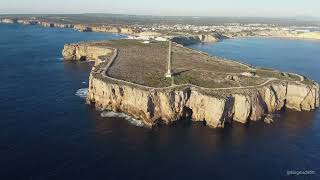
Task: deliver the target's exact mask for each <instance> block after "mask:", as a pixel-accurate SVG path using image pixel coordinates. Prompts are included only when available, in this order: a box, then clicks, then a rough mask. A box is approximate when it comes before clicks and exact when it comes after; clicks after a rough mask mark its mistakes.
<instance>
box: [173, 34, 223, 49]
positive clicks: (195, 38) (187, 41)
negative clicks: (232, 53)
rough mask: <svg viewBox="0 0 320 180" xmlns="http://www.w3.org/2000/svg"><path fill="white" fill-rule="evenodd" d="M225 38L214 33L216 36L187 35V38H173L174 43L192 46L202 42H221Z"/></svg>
mask: <svg viewBox="0 0 320 180" xmlns="http://www.w3.org/2000/svg"><path fill="white" fill-rule="evenodd" d="M223 38H225V37H223V36H222V35H220V34H217V33H214V34H200V35H185V36H175V37H173V38H172V41H173V42H176V43H178V44H182V45H185V46H187V45H191V44H196V43H201V42H219V41H221V40H222V39H223Z"/></svg>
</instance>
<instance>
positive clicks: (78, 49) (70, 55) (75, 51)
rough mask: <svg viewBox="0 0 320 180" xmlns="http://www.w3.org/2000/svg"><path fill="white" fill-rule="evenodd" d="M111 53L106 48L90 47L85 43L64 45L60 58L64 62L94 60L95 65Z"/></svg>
mask: <svg viewBox="0 0 320 180" xmlns="http://www.w3.org/2000/svg"><path fill="white" fill-rule="evenodd" d="M112 53H113V51H112V50H111V49H109V48H106V47H99V46H92V45H87V44H85V43H81V44H66V45H65V46H64V48H63V51H62V56H63V58H64V59H65V60H71V61H72V60H82V61H84V60H94V61H97V63H100V62H98V61H101V60H103V59H105V58H106V57H107V56H108V55H110V54H112Z"/></svg>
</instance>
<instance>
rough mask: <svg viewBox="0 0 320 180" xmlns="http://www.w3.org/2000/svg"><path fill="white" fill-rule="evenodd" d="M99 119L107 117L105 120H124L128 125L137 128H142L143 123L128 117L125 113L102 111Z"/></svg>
mask: <svg viewBox="0 0 320 180" xmlns="http://www.w3.org/2000/svg"><path fill="white" fill-rule="evenodd" d="M100 116H101V117H107V118H112V117H117V118H124V119H125V120H127V121H128V122H129V123H130V124H132V125H135V126H138V127H143V126H144V123H143V122H142V121H140V120H137V119H134V118H132V117H130V116H129V115H127V114H125V113H116V112H112V111H103V112H102V113H101V114H100Z"/></svg>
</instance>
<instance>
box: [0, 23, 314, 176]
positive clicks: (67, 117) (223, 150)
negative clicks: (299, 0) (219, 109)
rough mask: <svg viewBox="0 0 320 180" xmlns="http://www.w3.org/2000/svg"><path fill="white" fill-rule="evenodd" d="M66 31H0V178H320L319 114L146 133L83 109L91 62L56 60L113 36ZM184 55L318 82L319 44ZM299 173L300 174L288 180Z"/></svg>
mask: <svg viewBox="0 0 320 180" xmlns="http://www.w3.org/2000/svg"><path fill="white" fill-rule="evenodd" d="M122 37H123V36H120V35H116V34H107V33H105V34H103V33H80V32H76V31H73V30H71V29H56V28H43V27H39V26H23V25H0V55H1V56H0V77H1V81H0V94H1V98H0V117H1V119H0V179H3V180H7V179H8V180H9V179H10V180H16V179H17V180H24V179H26V180H44V179H46V180H47V179H48V180H50V179H52V180H55V179H59V180H64V179H66V180H72V179H75V180H96V179H97V180H99V179H104V180H105V179H108V180H112V179H117V180H118V179H139V180H142V179H153V180H156V179H166V180H169V179H172V180H178V179H197V180H198V179H236V178H237V179H261V180H269V179H286V178H288V179H291V178H293V177H298V178H302V179H319V178H320V175H319V174H320V166H319V162H320V141H319V138H320V112H319V111H318V110H316V111H313V112H293V111H289V110H288V111H286V112H283V113H282V114H281V115H280V116H279V117H277V118H276V120H275V122H274V123H273V124H271V125H269V124H265V123H263V122H251V123H249V124H246V125H243V124H238V123H232V124H231V125H229V126H227V127H225V128H224V129H211V128H208V127H206V126H204V125H203V124H202V123H192V122H188V121H181V122H177V123H175V124H172V125H170V126H162V127H158V128H154V129H147V128H144V127H141V126H140V124H139V123H137V122H135V121H134V120H132V119H130V118H129V117H127V116H125V115H124V114H112V113H109V114H103V117H102V116H101V114H100V113H101V112H98V111H96V110H95V109H94V108H93V107H90V106H88V105H86V104H85V99H84V94H85V90H86V89H85V88H87V87H88V76H89V73H90V70H91V67H92V63H88V62H63V61H62V59H61V58H62V55H61V51H62V48H63V45H64V44H65V43H73V42H78V41H88V40H108V39H119V38H122ZM190 47H191V48H194V49H198V50H203V51H206V52H208V53H210V54H212V55H217V56H222V57H225V58H232V59H237V60H239V61H241V62H245V63H249V64H253V65H255V66H266V67H272V68H276V69H280V70H284V71H292V72H298V73H301V74H304V75H306V76H308V77H310V78H312V79H315V80H317V81H320V71H319V70H320V58H319V57H320V56H319V52H320V42H319V41H301V40H285V39H266V38H244V39H230V40H225V41H222V42H220V43H216V44H197V45H193V46H190ZM292 171H299V172H302V171H308V172H311V174H309V175H299V176H298V175H289V174H290V172H292Z"/></svg>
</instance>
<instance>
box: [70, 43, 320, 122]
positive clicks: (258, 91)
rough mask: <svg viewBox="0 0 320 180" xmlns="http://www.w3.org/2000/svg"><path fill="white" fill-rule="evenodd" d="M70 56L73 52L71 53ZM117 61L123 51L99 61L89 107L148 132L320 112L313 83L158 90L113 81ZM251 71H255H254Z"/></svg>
mask: <svg viewBox="0 0 320 180" xmlns="http://www.w3.org/2000/svg"><path fill="white" fill-rule="evenodd" d="M71 46H72V45H71ZM76 46H81V44H78V45H76ZM85 46H90V44H85ZM65 47H66V46H65ZM68 48H70V45H68V47H67V49H68ZM105 48H108V49H111V50H112V49H113V48H111V47H105ZM182 48H184V47H182ZM185 49H187V48H185ZM68 51H70V52H74V50H72V49H70V50H68ZM193 51H196V50H193ZM198 53H201V54H203V52H199V51H198ZM117 56H118V50H117V49H113V55H112V57H111V59H110V60H109V61H108V62H104V61H99V62H100V63H98V64H96V66H95V67H94V68H93V70H92V72H91V74H90V78H89V93H88V96H87V102H88V103H89V104H93V105H94V106H95V107H96V108H97V109H99V110H112V111H115V112H124V113H126V114H128V115H130V116H132V117H133V118H135V119H140V120H142V121H143V122H144V123H145V124H146V125H147V126H148V127H153V126H156V125H157V124H158V123H160V122H161V123H164V124H170V123H172V122H174V121H178V120H180V119H183V118H184V115H185V114H188V113H190V112H191V114H192V120H193V121H205V122H206V124H207V125H208V126H210V127H213V128H216V127H224V124H225V123H229V122H231V121H237V122H240V123H247V122H249V121H258V120H263V119H265V121H266V119H267V117H268V118H270V114H272V113H274V112H276V111H280V110H281V109H283V108H284V107H285V108H288V109H294V110H296V111H310V110H313V109H315V108H317V107H319V85H318V84H317V83H316V82H314V81H311V82H310V83H311V84H309V83H307V84H305V83H306V82H304V81H305V79H304V78H303V77H302V76H299V79H300V80H299V81H298V80H297V81H283V80H279V79H273V78H270V79H268V80H267V81H265V82H263V83H262V84H259V85H256V86H247V87H229V88H204V87H201V86H197V85H194V84H181V85H171V86H168V87H160V88H156V87H150V86H146V85H141V84H137V83H133V82H130V81H126V80H122V79H117V78H114V77H112V76H109V75H108V71H109V68H110V67H112V64H113V63H114V61H116V59H117ZM226 61H227V60H226ZM237 63H238V62H237ZM239 64H240V65H243V66H246V65H244V64H241V63H239ZM248 68H250V69H252V67H251V66H249V67H248ZM201 102H205V104H202V103H201Z"/></svg>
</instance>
